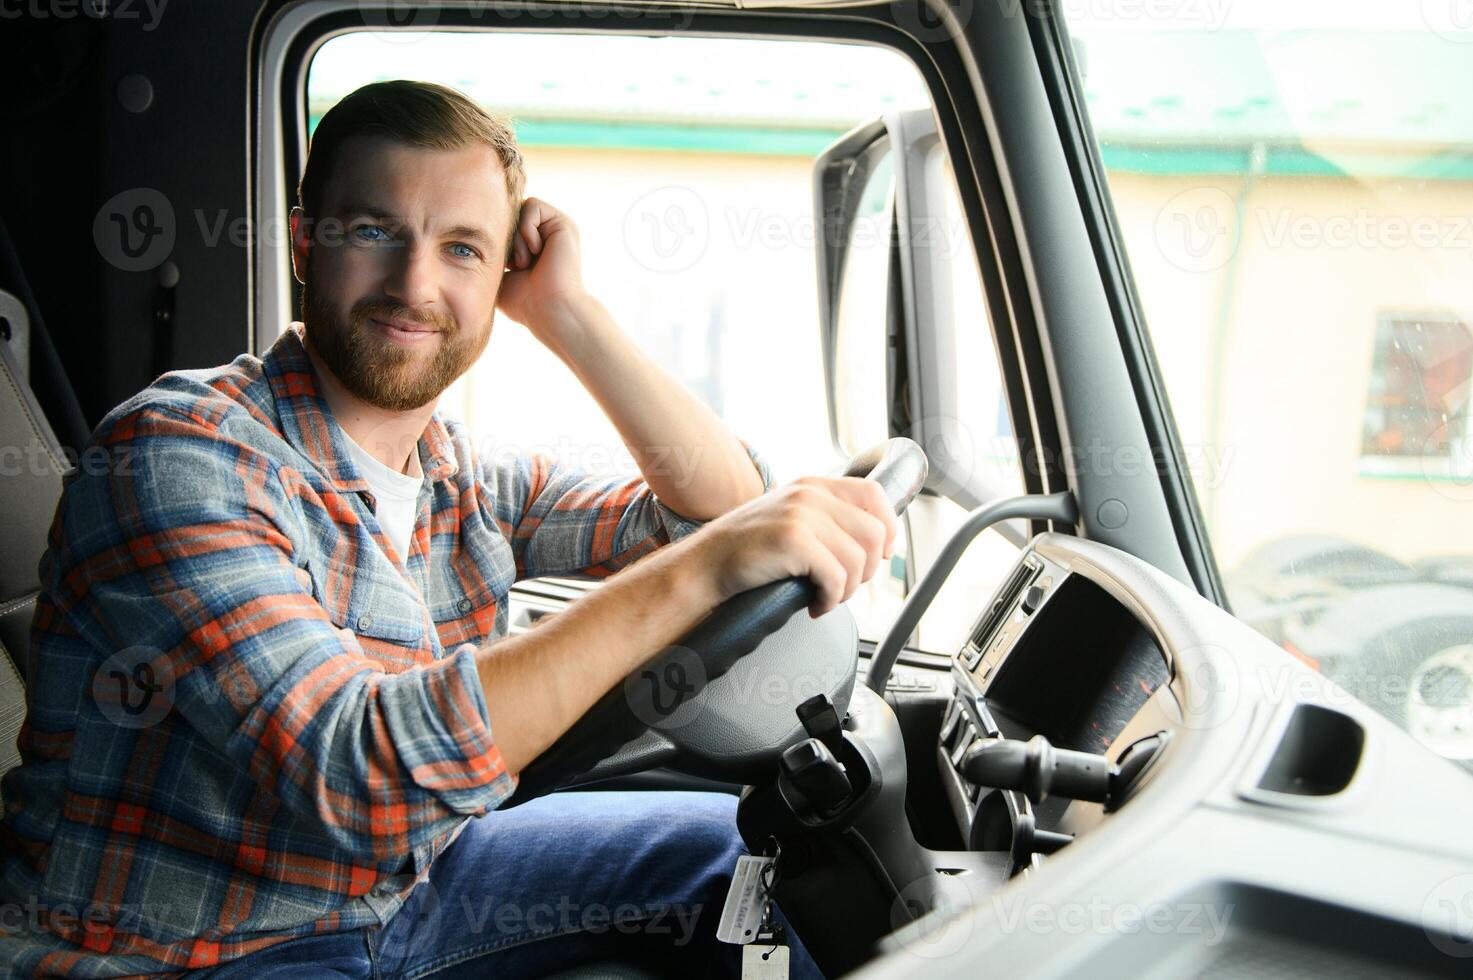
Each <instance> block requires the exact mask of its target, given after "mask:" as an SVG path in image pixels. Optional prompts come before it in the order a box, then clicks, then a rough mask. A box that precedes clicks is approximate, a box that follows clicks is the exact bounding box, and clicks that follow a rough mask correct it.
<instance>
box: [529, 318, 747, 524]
mask: <svg viewBox="0 0 1473 980" xmlns="http://www.w3.org/2000/svg"><path fill="white" fill-rule="evenodd" d="M562 319H563V324H562V327H561V329H558V330H557V331H555V332H549V334H548V335H547V336H545V337H543V338H542V340H543V343H544V344H546V345H547V346H548V348H549V349H550V350H552V351H553V353H555V354H557V355H558V357H559V358H561V359H562V360H563V362H564V363H566V364H567V365H568V367H569V369H570V370H572V372H573V373H574V375H575V376H576V377H577V378H578V380H579V381H580V382H581V383H582V384H583V387H584V388H585V389H587V391H588V392H589V394H591V395H592V396H593V398H594V400H595V401H597V402H598V404H599V407H600V408H602V409H603V411H604V414H605V415H607V416H608V418H609V420H610V421H611V422H612V423H613V424H614V427H615V428H616V429H617V430H618V432H619V436H620V437H621V438H622V439H623V440H624V444H625V445H626V446H628V447H629V451H630V452H631V453H632V454H633V455H634V459H635V462H636V463H637V464H638V465H639V469H640V472H641V473H642V474H643V475H644V478H645V482H646V483H648V484H649V485H650V488H651V489H652V490H654V492H655V495H656V496H658V497H659V498H660V501H661V502H662V503H664V504H665V505H666V506H668V507H670V508H671V509H673V510H675V511H676V512H677V513H680V514H683V515H684V516H686V517H689V518H692V519H694V520H710V519H712V518H714V517H719V516H720V515H721V514H724V513H726V512H727V511H728V510H731V509H732V508H733V507H737V506H739V505H741V504H743V503H746V502H747V501H748V500H751V499H752V498H753V497H756V496H759V495H761V493H762V478H761V476H760V475H759V474H758V472H757V469H756V467H754V466H753V465H752V461H751V458H750V457H748V455H747V453H746V450H745V449H744V448H743V447H742V444H741V442H740V441H739V440H738V439H737V438H736V436H734V435H732V433H731V432H730V431H729V430H728V429H727V428H726V426H725V425H724V424H723V423H722V421H721V419H720V418H718V417H717V416H716V413H715V412H713V411H711V409H710V408H708V407H707V406H706V405H705V404H703V403H702V402H701V401H700V400H699V399H697V398H695V397H694V396H692V395H691V394H690V392H688V391H686V390H685V388H684V387H683V386H681V385H680V384H679V383H678V382H677V381H675V379H673V378H671V377H670V376H669V375H668V374H666V373H665V372H664V371H663V370H661V369H660V367H659V365H657V364H655V363H654V362H653V361H652V360H650V359H649V358H648V357H647V356H645V354H644V353H643V352H642V351H640V350H639V348H638V347H636V346H635V345H634V344H633V343H632V342H631V341H630V340H629V338H628V337H626V336H625V335H624V332H623V331H622V330H620V329H619V327H618V325H617V324H616V323H615V322H614V320H613V317H612V316H610V315H609V312H608V310H606V309H605V308H604V306H603V304H602V303H600V302H599V301H598V300H596V299H594V298H593V297H583V298H581V299H580V301H579V302H577V303H575V304H573V305H572V306H571V307H570V308H569V309H568V310H567V312H566V314H565V315H564V317H563V318H562Z"/></svg>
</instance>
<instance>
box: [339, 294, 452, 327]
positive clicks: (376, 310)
mask: <svg viewBox="0 0 1473 980" xmlns="http://www.w3.org/2000/svg"><path fill="white" fill-rule="evenodd" d="M348 316H349V317H350V318H351V319H352V321H353V324H354V326H361V325H362V324H364V323H365V322H366V321H368V320H405V321H408V322H409V323H417V324H419V325H420V326H423V327H434V328H435V329H437V330H439V331H441V332H443V333H446V334H453V333H455V332H456V331H457V329H458V326H457V324H456V322H455V319H454V318H453V317H451V316H450V315H449V314H444V313H435V312H431V311H429V310H416V309H414V308H413V307H409V306H404V305H402V304H400V303H386V302H383V301H381V300H372V299H366V300H359V301H358V302H357V303H354V304H353V308H352V310H350V311H349V313H348Z"/></svg>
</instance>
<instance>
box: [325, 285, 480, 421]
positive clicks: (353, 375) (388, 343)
mask: <svg viewBox="0 0 1473 980" xmlns="http://www.w3.org/2000/svg"><path fill="white" fill-rule="evenodd" d="M495 316H496V314H495V312H494V311H493V312H492V314H491V320H493V321H494V319H495ZM302 320H303V322H304V323H305V324H306V326H307V340H308V343H310V344H311V346H312V350H313V352H314V353H315V354H316V355H317V356H318V357H319V358H320V359H321V360H322V362H323V364H325V365H326V366H327V368H328V370H330V371H331V372H332V373H333V376H334V377H336V378H337V379H338V381H339V382H341V383H342V385H343V387H344V388H346V389H348V391H349V392H350V393H352V394H353V395H354V397H356V398H359V399H361V400H363V401H365V402H367V403H368V404H370V405H372V406H374V407H375V408H381V409H384V410H385V411H390V412H408V411H413V410H414V409H417V408H422V407H424V406H425V405H428V404H429V403H430V402H431V401H433V400H434V399H436V398H438V397H439V396H440V393H441V392H443V391H444V390H445V389H446V388H448V387H450V384H451V383H452V382H453V381H455V379H456V378H459V377H460V376H461V375H462V374H464V373H465V372H466V371H468V370H470V367H471V365H472V364H474V363H476V359H477V358H479V357H480V356H481V353H482V352H483V351H485V349H486V344H487V343H488V342H489V341H490V339H491V329H490V326H491V324H490V322H488V323H487V325H486V329H485V330H484V331H476V332H473V333H470V334H467V332H466V331H464V330H462V329H461V328H460V325H459V324H458V323H457V322H456V321H455V318H454V317H452V316H450V315H448V314H441V313H431V312H426V311H424V310H415V309H412V308H410V307H408V306H404V305H402V304H398V303H393V302H389V301H385V300H377V299H360V300H359V301H358V302H356V303H354V304H353V307H352V309H350V310H349V311H348V314H347V316H346V317H344V316H342V315H341V314H340V313H339V311H338V308H337V307H335V306H333V305H332V304H331V303H329V302H327V301H326V300H319V299H318V297H317V295H316V293H315V291H314V290H313V289H312V288H311V277H310V276H309V277H308V283H307V284H306V285H303V287H302ZM370 320H407V321H409V322H411V323H417V324H423V325H425V326H432V327H434V328H435V329H437V330H439V331H440V340H439V344H438V346H437V347H436V348H435V349H434V351H433V353H431V354H428V355H426V354H425V353H424V352H422V351H420V350H418V349H417V348H414V347H404V346H401V345H399V344H396V343H394V342H393V341H392V340H389V339H388V338H387V337H383V336H381V335H380V333H379V328H377V327H375V326H373V325H372V324H371V323H370V322H369V321H370Z"/></svg>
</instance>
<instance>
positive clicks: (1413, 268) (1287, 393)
mask: <svg viewBox="0 0 1473 980" xmlns="http://www.w3.org/2000/svg"><path fill="white" fill-rule="evenodd" d="M1067 10H1068V14H1069V17H1070V20H1069V28H1070V30H1071V32H1072V33H1073V34H1074V35H1075V36H1076V43H1077V45H1078V46H1079V48H1081V49H1082V51H1083V56H1082V57H1080V58H1078V59H1076V61H1077V63H1078V64H1079V65H1081V66H1082V68H1083V70H1084V71H1085V77H1084V88H1085V99H1086V103H1087V105H1088V107H1089V112H1090V117H1091V126H1092V129H1093V131H1094V133H1095V135H1096V136H1097V138H1098V140H1099V151H1100V158H1101V160H1102V161H1103V163H1104V166H1105V169H1106V172H1107V177H1108V182H1109V187H1110V192H1111V196H1112V198H1113V203H1114V210H1115V213H1116V215H1117V217H1118V222H1119V228H1120V232H1121V235H1122V238H1123V244H1124V246H1125V249H1126V252H1127V253H1128V256H1129V259H1130V265H1131V269H1132V273H1133V275H1134V279H1135V283H1136V286H1137V289H1138V291H1139V294H1140V299H1141V304H1142V307H1143V309H1144V313H1145V317H1146V321H1147V325H1148V327H1149V329H1150V334H1151V340H1152V344H1153V346H1154V348H1155V350H1156V354H1157V360H1158V363H1159V365H1160V369H1161V372H1162V374H1163V375H1164V379H1165V383H1166V387H1167V390H1168V392H1169V394H1170V396H1171V402H1172V409H1173V413H1174V415H1175V417H1176V420H1177V423H1178V425H1179V426H1180V430H1181V432H1180V434H1181V441H1182V444H1183V446H1184V447H1185V449H1186V452H1187V456H1188V462H1189V464H1190V465H1191V467H1192V471H1193V477H1194V479H1195V483H1196V490H1197V496H1198V499H1199V501H1200V504H1201V509H1202V513H1203V516H1204V518H1205V521H1206V525H1207V530H1208V532H1209V534H1210V536H1211V539H1212V546H1213V550H1214V552H1215V554H1216V557H1217V560H1218V562H1219V564H1220V566H1221V571H1222V574H1223V579H1224V582H1225V584H1226V587H1227V592H1228V596H1229V599H1230V602H1231V604H1232V607H1233V611H1234V613H1235V614H1236V615H1238V616H1239V618H1241V619H1243V620H1244V621H1246V622H1248V623H1249V624H1250V625H1252V626H1254V627H1256V628H1257V629H1258V630H1260V631H1261V632H1262V633H1263V634H1264V635H1265V636H1267V637H1269V638H1270V639H1272V640H1273V641H1275V642H1276V643H1279V644H1280V645H1282V646H1283V647H1284V648H1285V649H1286V650H1288V651H1289V652H1290V653H1292V654H1294V655H1295V656H1297V657H1300V658H1301V659H1303V660H1304V661H1306V662H1307V663H1309V664H1311V665H1312V666H1314V667H1316V668H1317V669H1319V670H1320V671H1322V672H1324V673H1325V674H1326V675H1328V676H1330V677H1332V678H1333V679H1335V680H1336V681H1337V682H1339V683H1340V685H1341V686H1342V687H1344V688H1345V689H1346V690H1347V691H1348V692H1349V693H1350V694H1351V695H1353V696H1355V697H1357V698H1359V699H1360V700H1362V701H1364V702H1365V703H1367V704H1369V705H1370V706H1372V707H1373V708H1376V709H1378V710H1380V711H1382V712H1383V713H1384V714H1386V715H1387V716H1388V717H1390V718H1391V719H1393V720H1395V721H1397V722H1398V723H1400V724H1402V725H1403V726H1404V727H1406V728H1407V729H1408V730H1409V731H1410V732H1411V733H1412V734H1413V735H1414V736H1416V737H1417V738H1418V739H1420V740H1421V741H1422V742H1423V743H1425V744H1426V745H1428V746H1429V747H1430V748H1432V749H1433V750H1434V751H1436V752H1439V753H1441V754H1442V755H1445V756H1447V757H1448V758H1451V759H1456V760H1459V761H1461V762H1462V763H1463V764H1464V765H1466V766H1468V767H1470V768H1473V521H1470V520H1469V512H1468V507H1469V504H1470V502H1473V442H1470V429H1469V422H1468V415H1469V409H1470V391H1473V388H1470V382H1473V339H1470V331H1469V326H1468V324H1469V323H1470V322H1473V321H1470V317H1473V278H1470V277H1469V275H1468V255H1469V249H1470V247H1473V225H1470V220H1469V217H1468V216H1469V213H1470V212H1469V208H1470V205H1473V169H1470V168H1469V166H1468V152H1467V151H1468V146H1469V145H1470V142H1473V115H1470V110H1473V102H1470V99H1469V96H1468V93H1469V91H1470V90H1473V89H1470V86H1473V60H1470V59H1469V57H1468V53H1469V51H1470V50H1473V49H1470V48H1469V43H1470V42H1473V30H1470V25H1469V24H1468V23H1467V22H1466V19H1464V18H1459V17H1457V16H1453V17H1451V18H1449V16H1448V9H1447V8H1446V7H1445V6H1439V5H1438V4H1430V3H1429V4H1420V5H1418V4H1408V5H1396V4H1390V5H1365V4H1328V5H1303V4H1274V3H1267V2H1258V0H1247V2H1244V3H1239V4H1235V5H1233V6H1232V8H1231V10H1228V9H1227V8H1224V10H1223V11H1222V12H1221V13H1222V14H1223V15H1224V16H1226V17H1227V21H1226V23H1223V22H1221V21H1217V22H1212V23H1208V22H1205V21H1202V20H1201V18H1200V16H1198V17H1197V19H1196V21H1194V20H1193V16H1194V15H1200V14H1201V11H1200V10H1198V11H1188V10H1187V8H1186V7H1180V8H1179V9H1176V10H1175V13H1174V15H1173V18H1174V19H1172V20H1171V21H1170V22H1167V21H1166V20H1163V19H1161V18H1152V17H1144V18H1138V19H1134V20H1130V21H1129V22H1126V20H1125V19H1124V18H1118V17H1117V18H1114V19H1112V18H1110V17H1109V16H1108V15H1107V12H1105V11H1103V10H1099V11H1095V10H1090V11H1086V10H1085V9H1084V7H1083V6H1082V5H1070V6H1068V7H1067ZM1159 13H1160V14H1161V15H1162V17H1165V16H1166V15H1168V14H1171V13H1172V11H1168V10H1167V9H1166V8H1163V9H1162V11H1160V12H1159ZM1147 65H1148V66H1150V68H1149V70H1144V69H1143V67H1142V66H1147Z"/></svg>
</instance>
